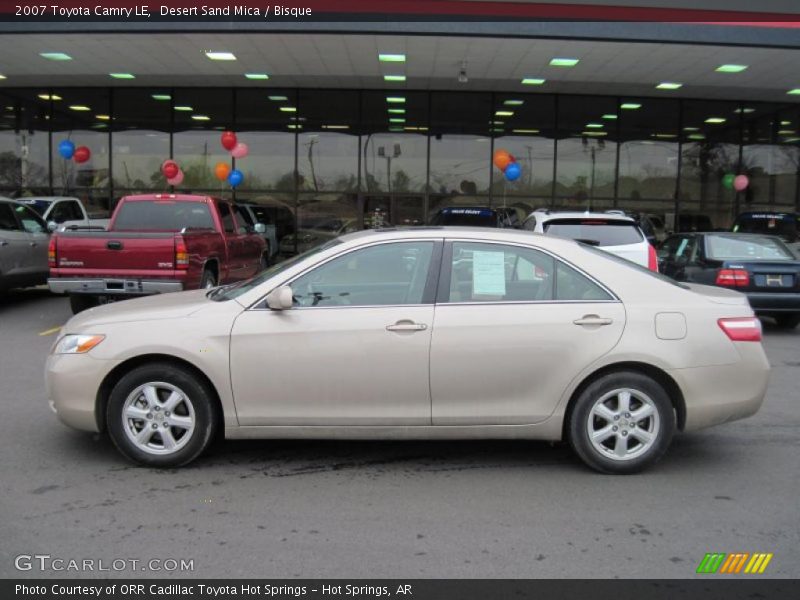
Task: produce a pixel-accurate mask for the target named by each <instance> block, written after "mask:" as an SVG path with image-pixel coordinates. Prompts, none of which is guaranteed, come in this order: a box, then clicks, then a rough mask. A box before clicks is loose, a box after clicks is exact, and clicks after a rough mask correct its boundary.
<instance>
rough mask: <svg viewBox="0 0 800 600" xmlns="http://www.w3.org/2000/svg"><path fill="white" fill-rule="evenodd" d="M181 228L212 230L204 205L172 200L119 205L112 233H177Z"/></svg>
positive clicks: (208, 212)
mask: <svg viewBox="0 0 800 600" xmlns="http://www.w3.org/2000/svg"><path fill="white" fill-rule="evenodd" d="M184 227H185V228H187V229H214V221H213V220H212V218H211V211H209V210H208V205H207V204H205V203H203V202H176V201H174V200H144V201H136V202H123V203H122V206H121V207H120V208H119V211H117V216H116V220H115V221H114V230H115V231H126V230H127V231H180V230H181V229H183V228H184Z"/></svg>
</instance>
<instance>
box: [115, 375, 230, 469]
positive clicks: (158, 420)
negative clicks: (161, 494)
mask: <svg viewBox="0 0 800 600" xmlns="http://www.w3.org/2000/svg"><path fill="white" fill-rule="evenodd" d="M106 424H107V426H108V432H109V435H110V436H111V439H112V441H113V442H114V445H115V446H116V447H117V449H118V450H119V451H120V452H122V454H124V455H125V456H126V457H127V458H129V459H130V460H132V461H134V462H137V463H139V464H142V465H146V466H150V467H180V466H182V465H185V464H187V463H189V462H191V461H193V460H194V459H195V458H197V457H198V456H199V455H200V454H201V453H202V452H203V451H204V450H205V449H206V448H208V446H209V444H210V443H211V440H212V438H213V435H214V432H215V430H216V429H217V426H218V418H217V413H216V411H215V410H214V400H213V395H212V392H211V391H210V390H209V389H208V387H207V385H206V384H205V383H204V382H202V381H201V380H199V379H198V378H197V376H196V375H195V374H193V373H192V372H191V371H189V370H187V369H184V368H182V367H179V366H176V365H170V364H167V365H164V364H148V365H143V366H140V367H137V368H135V369H133V370H132V371H131V372H129V373H128V374H127V375H125V376H123V377H122V379H120V380H119V382H118V383H117V384H116V385H115V386H114V389H113V390H112V391H111V396H110V397H109V400H108V407H107V410H106Z"/></svg>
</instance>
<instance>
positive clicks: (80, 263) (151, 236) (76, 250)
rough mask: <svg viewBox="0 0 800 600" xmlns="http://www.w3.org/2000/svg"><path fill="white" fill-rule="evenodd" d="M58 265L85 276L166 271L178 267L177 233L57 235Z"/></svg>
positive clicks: (76, 233)
mask: <svg viewBox="0 0 800 600" xmlns="http://www.w3.org/2000/svg"><path fill="white" fill-rule="evenodd" d="M56 266H57V268H58V269H59V271H62V273H61V274H66V270H67V269H68V270H69V271H72V272H75V273H77V272H80V273H82V274H109V275H121V274H124V272H125V271H137V272H139V273H141V272H143V271H158V272H164V271H169V270H171V269H174V268H175V234H174V233H173V232H163V233H161V232H153V233H133V232H130V233H127V232H105V231H104V232H88V231H75V232H69V231H67V232H63V233H59V234H58V236H57V245H56Z"/></svg>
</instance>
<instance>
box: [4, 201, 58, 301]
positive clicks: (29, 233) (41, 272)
mask: <svg viewBox="0 0 800 600" xmlns="http://www.w3.org/2000/svg"><path fill="white" fill-rule="evenodd" d="M49 237H50V236H49V234H48V232H47V224H46V223H45V222H44V221H43V220H42V218H41V217H40V216H39V215H37V214H36V213H35V212H33V211H32V210H31V209H30V208H28V207H27V206H25V205H24V204H20V203H19V202H15V201H14V200H11V199H8V198H0V291H5V290H8V289H11V288H17V287H30V286H36V285H41V284H43V283H46V282H47V270H48V266H47V242H48V238H49Z"/></svg>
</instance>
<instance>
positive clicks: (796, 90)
mask: <svg viewBox="0 0 800 600" xmlns="http://www.w3.org/2000/svg"><path fill="white" fill-rule="evenodd" d="M786 93H787V94H791V95H792V96H800V88H794V89H793V90H789V91H788V92H786Z"/></svg>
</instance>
